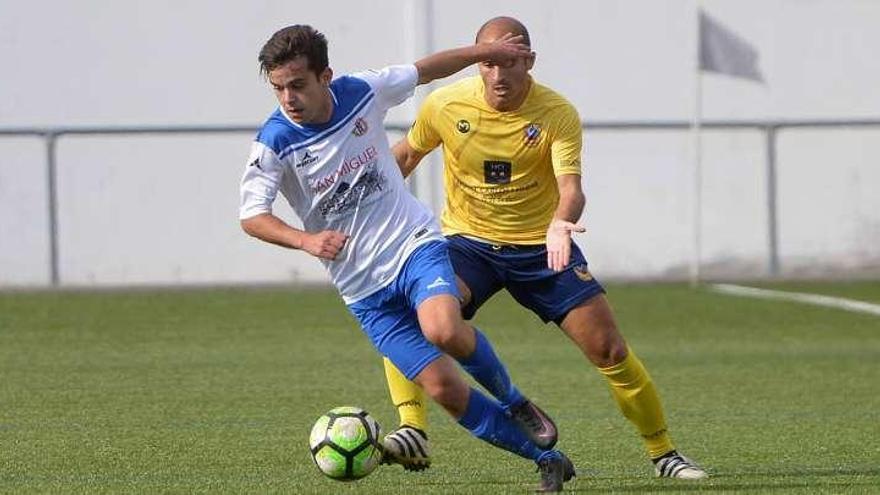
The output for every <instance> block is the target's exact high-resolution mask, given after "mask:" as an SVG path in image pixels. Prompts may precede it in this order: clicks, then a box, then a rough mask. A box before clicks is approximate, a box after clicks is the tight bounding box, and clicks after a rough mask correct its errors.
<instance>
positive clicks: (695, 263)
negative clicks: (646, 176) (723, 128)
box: [690, 0, 703, 287]
mask: <svg viewBox="0 0 880 495" xmlns="http://www.w3.org/2000/svg"><path fill="white" fill-rule="evenodd" d="M695 4H696V9H695V11H696V15H695V20H696V22H695V26H696V29H695V34H696V36H695V37H694V41H695V43H694V53H693V56H694V104H693V112H694V113H693V120H692V122H691V143H692V146H693V184H692V186H693V196H692V197H693V203H692V205H691V208H692V211H691V229H692V234H693V245H692V246H691V263H690V283H691V287H696V286H697V285H698V284H699V283H700V258H701V251H702V237H703V233H702V223H703V211H702V208H703V146H702V145H703V143H702V132H701V131H702V129H701V121H702V118H703V75H702V71H701V70H700V13H701V12H702V1H701V0H696V2H695Z"/></svg>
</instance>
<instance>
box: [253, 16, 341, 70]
mask: <svg viewBox="0 0 880 495" xmlns="http://www.w3.org/2000/svg"><path fill="white" fill-rule="evenodd" d="M300 55H302V56H304V57H305V58H306V61H307V62H308V68H309V70H311V71H312V72H314V73H315V74H321V73H322V72H324V69H326V68H327V66H328V65H329V62H328V61H327V38H325V37H324V35H323V34H321V33H320V32H319V31H318V30H316V29H315V28H313V27H312V26H308V25H305V24H296V25H293V26H287V27H286V28H283V29H280V30H278V31H276V32H275V34H273V35H272V37H271V38H269V41H267V42H266V44H265V45H263V48H262V49H261V50H260V56H259V57H257V58H258V60H259V61H260V73H261V74H263V75H264V76H267V77H268V75H269V73H270V72H272V71H273V70H275V69H276V68H278V67H280V66H282V65H284V64H286V63H287V62H290V61H291V60H293V59H295V58H296V57H299V56H300Z"/></svg>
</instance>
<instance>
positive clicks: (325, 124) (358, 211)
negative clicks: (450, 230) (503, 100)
mask: <svg viewBox="0 0 880 495" xmlns="http://www.w3.org/2000/svg"><path fill="white" fill-rule="evenodd" d="M526 53H528V47H526V46H525V45H524V44H523V43H522V37H521V36H513V35H510V36H504V37H502V38H500V39H499V40H497V41H496V42H493V43H487V44H480V45H472V46H468V47H464V48H458V49H454V50H447V51H444V52H439V53H436V54H434V55H430V56H428V57H426V58H423V59H421V60H419V61H417V62H415V64H412V65H399V66H391V67H386V68H384V69H381V70H378V71H365V72H360V73H356V74H352V75H347V76H343V77H339V78H337V79H333V72H332V70H331V69H330V67H329V64H328V60H327V41H326V39H325V37H324V36H323V35H322V34H321V33H319V32H317V31H316V30H315V29H314V28H312V27H310V26H305V25H295V26H289V27H286V28H284V29H281V30H280V31H278V32H276V33H275V34H274V35H272V37H271V38H270V39H269V40H268V41H267V42H266V44H265V45H264V46H263V48H262V50H261V51H260V55H259V61H260V67H261V71H262V72H263V74H264V75H266V76H267V79H268V81H269V83H270V85H271V86H272V89H273V90H274V92H275V95H276V97H277V98H278V102H279V103H280V106H279V108H278V109H277V110H276V111H275V112H274V113H272V114H271V115H270V116H269V118H268V120H267V121H266V122H265V124H264V125H263V127H262V128H261V130H260V132H259V133H258V135H257V138H256V140H255V142H254V143H253V145H252V150H251V154H250V157H249V159H248V164H247V166H246V169H245V172H244V176H243V177H242V181H241V206H240V213H239V215H240V220H241V226H242V228H243V229H244V230H245V232H247V233H248V234H250V235H252V236H254V237H257V238H259V239H261V240H263V241H266V242H271V243H274V244H278V245H281V246H283V247H287V248H292V249H301V250H304V251H306V252H308V253H309V254H311V255H313V256H315V257H317V258H318V259H320V260H321V262H322V263H323V264H324V265H325V267H326V268H327V269H328V271H329V272H330V276H331V279H332V280H333V283H334V284H335V285H336V287H337V289H338V290H339V292H340V294H341V296H342V298H343V300H344V301H345V303H346V304H347V305H348V308H349V310H350V311H351V312H352V313H353V314H354V315H355V317H356V318H357V319H358V321H359V322H360V324H361V327H362V328H363V330H364V332H365V333H366V334H367V336H368V337H369V338H370V340H371V341H372V343H373V345H374V346H375V347H376V348H377V349H378V351H379V352H380V353H381V354H383V355H384V356H386V357H388V358H389V359H390V360H391V361H392V362H393V363H394V365H395V366H396V367H397V368H398V369H399V370H400V371H401V372H402V373H403V374H404V375H405V376H406V377H407V378H409V379H411V380H413V381H415V382H416V383H417V384H418V385H419V386H421V387H422V388H423V389H424V390H425V392H426V393H427V394H428V395H429V396H430V397H431V398H433V399H434V400H435V401H436V402H438V403H439V404H440V405H441V406H442V407H443V408H444V409H445V410H446V411H447V412H449V414H451V415H452V416H453V417H454V418H455V419H456V420H457V421H458V423H459V424H461V425H462V426H463V427H464V428H466V429H468V430H469V431H470V432H471V433H472V434H473V435H474V436H476V437H478V438H480V439H482V440H484V441H486V442H488V443H490V444H492V445H494V446H496V447H499V448H502V449H505V450H508V451H510V452H513V453H515V454H517V455H519V456H521V457H524V458H527V459H531V460H533V461H535V462H536V463H537V465H538V468H539V471H540V473H541V482H540V485H539V487H538V489H539V491H560V490H562V487H563V483H564V482H565V481H568V480H570V479H571V478H572V477H573V476H574V474H575V473H574V467H573V466H572V463H571V461H569V460H568V458H567V457H565V455H564V454H562V453H561V452H560V451H558V450H552V449H550V448H546V447H545V448H542V447H540V446H539V445H537V444H536V443H535V442H534V441H533V440H532V439H531V438H530V436H529V431H528V427H527V426H524V425H522V424H520V423H518V422H517V421H515V420H514V419H513V418H512V417H511V416H510V415H509V414H507V411H506V410H505V405H510V404H514V403H523V402H527V403H529V402H528V401H527V400H525V399H524V397H523V396H522V394H521V393H520V392H519V390H517V388H516V387H515V386H514V385H513V384H512V383H511V381H510V377H509V376H508V375H507V371H506V369H505V367H504V365H503V364H502V363H501V362H500V360H499V359H498V357H497V356H496V355H495V352H494V350H493V349H492V346H491V344H490V343H489V341H488V340H486V338H485V337H484V336H483V335H482V334H481V333H480V332H479V331H477V330H476V329H474V328H473V327H471V326H470V325H468V324H466V323H465V322H464V320H463V319H462V316H461V312H460V310H459V298H460V294H459V292H458V289H457V287H456V284H455V274H454V273H453V270H452V266H451V264H450V262H449V256H448V253H447V243H446V241H445V239H444V238H443V236H442V235H441V233H440V228H439V225H438V224H437V222H436V220H435V218H434V216H433V215H432V213H431V212H430V211H429V210H428V209H427V208H426V207H425V206H424V205H422V204H421V203H420V202H419V201H418V200H417V199H416V198H414V197H413V196H412V195H411V194H410V193H409V192H408V191H407V189H406V187H405V184H404V181H403V176H402V175H401V173H400V170H399V168H398V166H397V163H396V162H395V159H394V157H393V155H392V154H391V151H390V148H389V145H388V140H387V137H386V135H385V131H384V127H383V120H384V118H385V114H386V112H387V111H388V109H389V108H391V107H393V106H395V105H398V104H400V103H401V102H403V101H404V100H405V99H406V98H408V97H409V96H411V95H412V93H413V91H414V89H415V87H416V85H417V84H425V83H427V82H430V81H432V80H434V79H438V78H442V77H446V76H448V75H451V74H453V73H454V72H457V71H459V70H461V69H463V68H465V67H466V66H468V65H471V64H474V63H477V62H481V61H495V62H499V63H504V62H506V61H507V60H510V59H514V58H517V57H522V56H523V55H524V54H526ZM279 191H280V192H281V193H282V195H283V196H284V197H285V198H286V199H287V201H288V202H289V203H290V205H291V206H292V207H293V210H294V211H295V212H296V214H297V215H298V216H299V217H300V219H301V220H302V222H303V229H297V228H294V227H291V226H290V225H288V224H287V223H286V222H284V221H283V220H282V219H280V218H279V217H277V216H275V215H274V214H273V213H272V203H273V202H274V200H275V197H276V194H277V193H278V192H279ZM453 358H454V359H455V360H456V361H458V362H459V363H460V364H461V365H462V367H463V368H464V369H465V370H466V371H467V372H468V373H469V374H471V375H472V376H473V377H474V379H475V380H476V381H477V382H479V383H480V384H481V385H482V386H483V387H485V388H486V390H488V391H489V392H490V393H492V395H494V396H495V398H496V399H497V400H496V399H491V398H489V397H487V396H485V395H483V394H482V393H481V392H479V391H478V390H476V389H474V388H472V387H470V386H469V385H468V384H467V382H466V381H465V380H464V378H463V377H462V376H461V374H460V373H459V372H458V370H457V369H456V367H455V364H454V362H453ZM529 404H530V403H529ZM532 411H533V412H534V414H535V415H537V416H539V419H541V418H540V417H543V413H542V412H541V411H540V410H539V409H538V408H537V407H533V408H532Z"/></svg>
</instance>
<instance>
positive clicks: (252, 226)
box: [238, 215, 260, 237]
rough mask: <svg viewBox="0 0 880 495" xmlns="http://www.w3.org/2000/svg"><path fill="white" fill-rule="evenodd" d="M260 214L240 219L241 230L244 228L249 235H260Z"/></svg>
mask: <svg viewBox="0 0 880 495" xmlns="http://www.w3.org/2000/svg"><path fill="white" fill-rule="evenodd" d="M259 217H260V215H257V216H255V217H250V218H243V219H241V220H239V222H238V223H239V225H241V230H243V231H244V232H245V233H246V234H247V235H249V236H251V237H259V235H257V234H258V232H259V220H258V218H259Z"/></svg>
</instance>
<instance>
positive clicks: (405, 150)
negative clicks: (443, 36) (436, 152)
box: [391, 136, 427, 177]
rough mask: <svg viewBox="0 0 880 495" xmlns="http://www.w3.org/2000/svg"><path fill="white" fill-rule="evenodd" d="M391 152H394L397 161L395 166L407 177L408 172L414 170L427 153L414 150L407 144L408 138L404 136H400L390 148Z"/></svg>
mask: <svg viewBox="0 0 880 495" xmlns="http://www.w3.org/2000/svg"><path fill="white" fill-rule="evenodd" d="M391 153H393V154H394V159H395V160H396V161H397V166H398V167H400V172H401V173H402V174H403V176H404V177H409V174H411V173H412V171H413V170H415V168H416V165H418V164H419V162H421V161H422V158H424V157H425V155H427V153H422V152H421V151H416V149H415V148H413V147H412V146H411V145H410V144H409V139H407V137H406V136H403V137H402V138H400V141H398V142H397V144H395V145H394V147H393V148H391Z"/></svg>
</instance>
